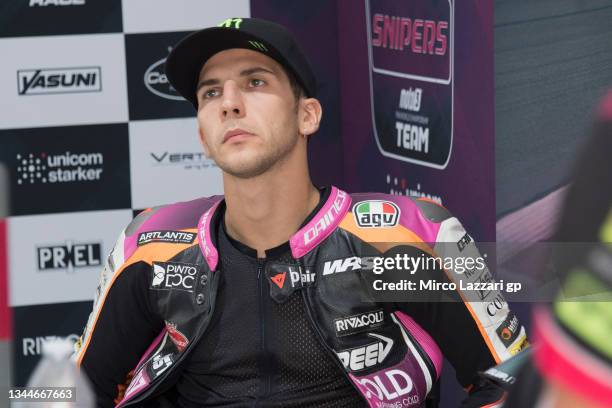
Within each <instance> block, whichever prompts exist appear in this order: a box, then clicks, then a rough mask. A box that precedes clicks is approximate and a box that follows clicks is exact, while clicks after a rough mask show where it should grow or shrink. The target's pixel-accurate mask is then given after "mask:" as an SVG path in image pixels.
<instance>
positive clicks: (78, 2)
mask: <svg viewBox="0 0 612 408" xmlns="http://www.w3.org/2000/svg"><path fill="white" fill-rule="evenodd" d="M84 5H85V0H30V7H36V6H84Z"/></svg>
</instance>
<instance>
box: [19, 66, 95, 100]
mask: <svg viewBox="0 0 612 408" xmlns="http://www.w3.org/2000/svg"><path fill="white" fill-rule="evenodd" d="M101 90H102V70H101V68H100V67H82V68H81V67H79V68H50V69H24V70H19V71H17V93H18V94H19V95H46V94H62V93H81V92H100V91H101Z"/></svg>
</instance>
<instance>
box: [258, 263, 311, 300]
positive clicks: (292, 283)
mask: <svg viewBox="0 0 612 408" xmlns="http://www.w3.org/2000/svg"><path fill="white" fill-rule="evenodd" d="M266 276H267V277H268V279H269V280H270V297H271V298H272V299H274V301H276V302H277V303H283V302H285V301H286V300H287V299H288V298H289V296H291V295H292V294H293V292H295V291H296V290H298V289H301V288H303V287H306V286H311V285H314V283H315V276H316V275H315V274H314V273H312V272H310V269H308V268H307V269H305V270H302V268H301V267H298V266H296V265H283V264H268V265H267V266H266Z"/></svg>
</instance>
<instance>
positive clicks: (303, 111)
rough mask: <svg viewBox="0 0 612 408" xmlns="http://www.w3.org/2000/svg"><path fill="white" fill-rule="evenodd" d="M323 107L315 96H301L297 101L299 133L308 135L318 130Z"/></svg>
mask: <svg viewBox="0 0 612 408" xmlns="http://www.w3.org/2000/svg"><path fill="white" fill-rule="evenodd" d="M322 115H323V108H322V107H321V103H320V102H319V100H318V99H316V98H303V99H301V100H300V102H299V111H298V121H299V123H298V125H299V130H300V134H302V135H304V136H310V135H312V134H313V133H315V132H316V131H317V130H319V124H320V123H321V117H322Z"/></svg>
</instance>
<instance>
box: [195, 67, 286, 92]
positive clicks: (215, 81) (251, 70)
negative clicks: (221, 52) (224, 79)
mask: <svg viewBox="0 0 612 408" xmlns="http://www.w3.org/2000/svg"><path fill="white" fill-rule="evenodd" d="M259 72H266V73H268V74H272V75H276V73H275V72H274V71H272V70H271V69H268V68H264V67H253V68H248V69H245V70H242V71H240V76H243V77H244V76H249V75H253V74H257V73H259ZM219 82H220V81H219V80H218V79H217V78H210V79H206V80H204V81H200V82H198V86H197V88H196V92H197V91H199V90H200V88H202V87H204V86H210V85H217V84H219Z"/></svg>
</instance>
